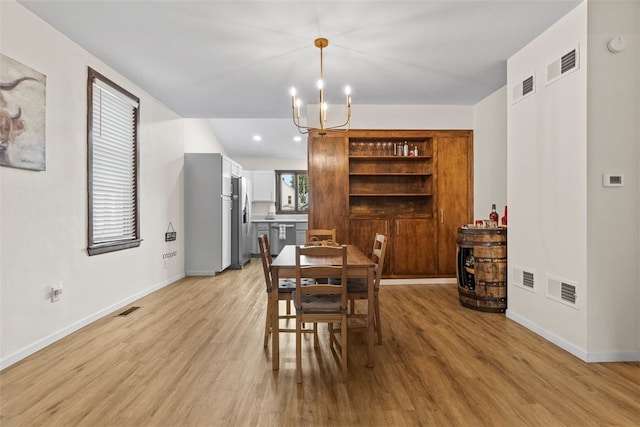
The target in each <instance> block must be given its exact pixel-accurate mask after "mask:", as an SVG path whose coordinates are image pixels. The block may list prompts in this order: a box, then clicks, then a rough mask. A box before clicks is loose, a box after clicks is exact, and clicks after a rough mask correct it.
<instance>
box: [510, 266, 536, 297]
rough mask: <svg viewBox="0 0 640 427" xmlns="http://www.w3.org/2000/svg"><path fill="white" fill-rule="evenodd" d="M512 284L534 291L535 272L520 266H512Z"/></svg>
mask: <svg viewBox="0 0 640 427" xmlns="http://www.w3.org/2000/svg"><path fill="white" fill-rule="evenodd" d="M513 284H514V285H517V286H519V287H521V288H523V289H526V290H528V291H531V292H535V274H534V272H533V271H531V270H525V269H524V268H522V267H514V268H513Z"/></svg>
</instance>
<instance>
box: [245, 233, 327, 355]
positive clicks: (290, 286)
mask: <svg viewBox="0 0 640 427" xmlns="http://www.w3.org/2000/svg"><path fill="white" fill-rule="evenodd" d="M258 247H259V248H260V258H261V260H262V271H263V273H264V281H265V285H266V290H267V314H266V319H265V323H264V347H265V348H267V346H268V345H269V336H270V335H271V333H272V332H273V331H272V328H271V321H272V316H273V315H274V310H275V312H276V313H277V314H278V321H280V319H294V318H295V315H292V314H291V310H290V308H289V307H290V303H291V301H292V299H291V294H292V293H293V291H294V290H295V289H296V281H295V279H280V280H278V298H277V299H276V298H274V293H273V276H272V275H271V263H272V261H273V259H272V257H271V249H270V246H269V237H268V236H267V235H266V234H263V235H262V236H258ZM311 283H314V280H313V279H304V281H303V284H304V285H307V284H311ZM279 301H285V302H286V304H287V306H286V313H285V314H282V315H281V314H280V311H279V310H280V306H279ZM277 332H278V333H280V332H290V333H294V332H296V330H295V329H294V328H281V327H280V326H278V331H277ZM304 332H313V333H314V334H315V337H314V340H315V341H316V342H317V339H318V338H317V325H313V329H309V328H305V329H304Z"/></svg>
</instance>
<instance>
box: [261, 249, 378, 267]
mask: <svg viewBox="0 0 640 427" xmlns="http://www.w3.org/2000/svg"><path fill="white" fill-rule="evenodd" d="M341 264H342V258H341V257H339V256H337V257H326V256H322V257H312V256H306V255H303V256H301V257H300V265H305V266H309V265H341ZM295 266H296V245H286V246H285V247H283V248H282V250H281V251H280V253H279V254H278V256H277V257H276V258H275V259H274V260H273V263H272V264H271V268H291V267H294V268H295ZM374 266H375V263H374V262H373V261H372V260H371V259H369V257H367V256H366V255H365V254H364V253H363V252H362V251H361V250H360V249H358V248H357V247H356V246H354V245H347V267H350V268H353V267H365V268H371V267H374Z"/></svg>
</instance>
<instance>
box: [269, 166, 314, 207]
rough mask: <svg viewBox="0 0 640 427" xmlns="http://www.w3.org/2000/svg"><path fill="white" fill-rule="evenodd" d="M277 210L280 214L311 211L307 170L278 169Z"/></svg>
mask: <svg viewBox="0 0 640 427" xmlns="http://www.w3.org/2000/svg"><path fill="white" fill-rule="evenodd" d="M276 196H277V197H276V211H277V213H279V214H293V213H307V212H308V211H309V176H308V175H307V171H276Z"/></svg>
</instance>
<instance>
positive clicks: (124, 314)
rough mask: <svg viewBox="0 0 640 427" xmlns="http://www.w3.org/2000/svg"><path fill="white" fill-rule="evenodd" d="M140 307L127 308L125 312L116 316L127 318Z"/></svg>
mask: <svg viewBox="0 0 640 427" xmlns="http://www.w3.org/2000/svg"><path fill="white" fill-rule="evenodd" d="M139 308H140V307H135V306H134V307H129V308H127V309H126V310H125V311H123V312H122V313H120V314H118V316H128V315H130V314H131V313H133V312H134V311H136V310H137V309H139Z"/></svg>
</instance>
